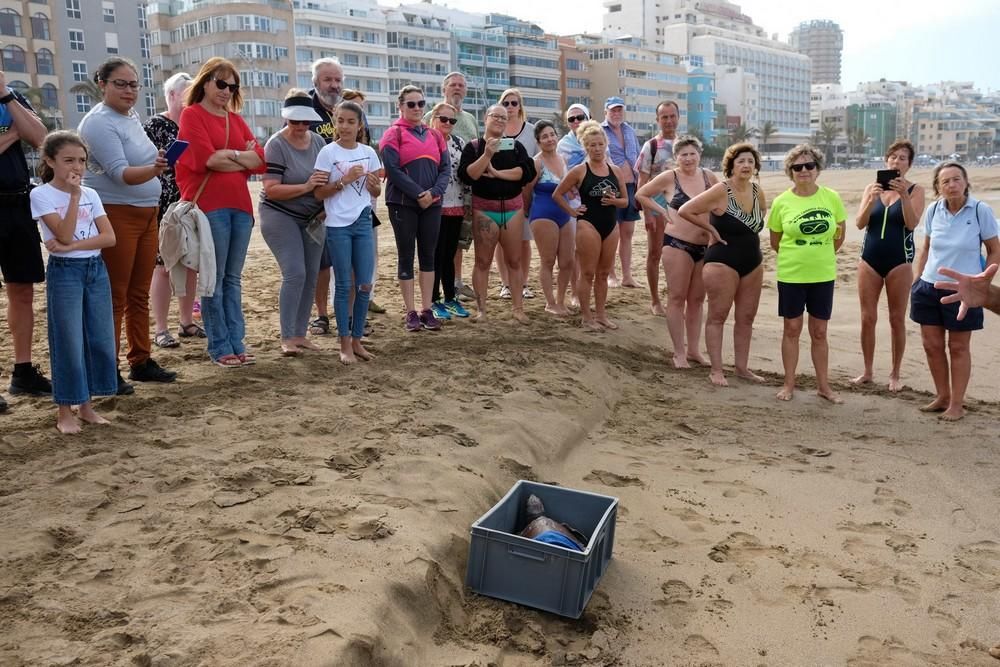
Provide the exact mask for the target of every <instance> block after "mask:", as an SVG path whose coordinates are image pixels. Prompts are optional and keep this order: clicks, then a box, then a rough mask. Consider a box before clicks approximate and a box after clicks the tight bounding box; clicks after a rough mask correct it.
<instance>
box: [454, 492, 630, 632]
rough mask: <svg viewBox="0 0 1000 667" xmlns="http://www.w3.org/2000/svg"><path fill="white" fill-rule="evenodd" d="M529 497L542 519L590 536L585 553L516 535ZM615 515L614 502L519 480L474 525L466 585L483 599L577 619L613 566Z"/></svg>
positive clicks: (616, 500)
mask: <svg viewBox="0 0 1000 667" xmlns="http://www.w3.org/2000/svg"><path fill="white" fill-rule="evenodd" d="M531 494H535V495H536V496H538V497H539V498H540V499H541V501H542V503H543V504H544V505H545V515H546V516H548V517H550V518H552V519H555V520H556V521H561V522H562V523H565V524H568V525H570V526H572V527H574V528H576V529H577V530H579V531H580V532H581V533H583V534H584V535H589V536H590V541H589V542H588V543H587V545H586V549H585V550H584V551H582V552H581V551H575V550H573V549H567V548H564V547H559V546H555V545H552V544H545V543H544V542H539V541H537V540H532V539H528V538H526V537H520V536H518V535H516V534H515V531H517V530H518V528H521V527H523V525H524V524H525V509H524V504H525V501H526V500H527V499H528V496H530V495H531ZM617 515H618V499H617V498H614V497H611V496H602V495H599V494H596V493H589V492H587V491H575V490H573V489H566V488H563V487H559V486H551V485H548V484H538V483H537V482H529V481H526V480H520V481H518V482H517V484H515V485H514V486H513V488H511V490H510V491H508V492H507V495H505V496H504V497H503V498H502V499H501V500H500V502H498V503H497V504H496V505H494V506H493V508H492V509H490V511H488V512H487V513H486V514H484V515H483V516H481V517H480V518H479V520H478V521H476V522H475V523H473V524H472V541H471V543H470V544H469V564H468V568H467V570H466V573H465V583H466V585H467V586H468V587H469V588H471V589H472V590H474V591H476V592H477V593H481V594H482V595H488V596H490V597H494V598H500V599H501V600H509V601H510V602H516V603H518V604H523V605H526V606H528V607H534V608H536V609H543V610H545V611H550V612H553V613H555V614H559V615H561V616H569V617H570V618H579V617H580V614H582V613H583V610H584V608H586V606H587V602H589V601H590V596H591V595H592V594H593V592H594V589H595V588H596V587H597V582H598V581H600V579H601V576H602V575H603V574H604V571H605V570H606V569H607V568H608V563H609V562H610V561H611V550H612V548H613V547H614V544H615V519H616V517H617Z"/></svg>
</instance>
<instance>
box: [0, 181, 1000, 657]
mask: <svg viewBox="0 0 1000 667" xmlns="http://www.w3.org/2000/svg"><path fill="white" fill-rule="evenodd" d="M873 176H874V174H873V172H870V171H864V172H862V171H828V172H824V173H822V174H821V175H820V179H819V182H820V184H822V185H827V186H829V187H832V188H834V189H836V190H838V191H839V192H840V193H841V194H842V196H843V199H844V201H845V204H846V205H847V209H848V213H849V221H848V229H849V230H850V231H849V234H848V238H847V242H846V243H845V246H844V248H843V249H842V250H841V253H840V257H839V260H838V264H839V273H840V275H839V277H838V284H837V291H836V301H835V307H834V314H833V319H832V321H831V323H830V341H831V364H830V365H831V377H832V380H833V383H834V388H835V389H836V390H837V391H838V392H840V394H841V396H842V397H843V399H844V404H843V405H831V404H829V403H828V402H826V401H823V400H821V399H819V398H818V397H816V396H815V394H814V390H815V382H814V378H813V371H812V367H811V363H810V361H809V355H808V342H807V341H805V340H804V341H803V347H802V352H801V358H800V365H799V372H800V389H799V391H798V393H797V394H796V397H795V400H793V401H792V402H790V403H779V402H778V401H776V400H775V398H774V394H775V392H776V391H777V389H778V388H779V386H780V382H781V359H780V348H779V343H780V337H781V327H782V323H781V320H780V319H779V318H778V316H777V293H776V289H775V279H774V255H773V253H771V251H770V250H769V249H766V250H765V258H766V259H765V261H766V270H767V273H766V277H765V283H764V290H763V296H762V300H761V308H760V312H759V314H758V317H757V321H756V328H755V332H754V339H753V347H752V349H751V367H752V368H753V369H755V370H756V371H757V372H759V373H761V374H762V375H764V376H765V377H766V378H767V384H766V385H763V386H759V385H752V384H749V383H746V382H742V381H739V380H736V379H733V378H731V379H730V382H731V386H730V387H729V388H726V389H721V388H716V387H713V386H712V385H711V384H710V383H709V382H708V379H707V374H708V371H707V369H705V368H695V369H689V370H683V371H678V370H674V369H673V368H672V367H671V365H670V364H669V359H670V356H671V350H670V346H669V339H668V336H667V331H666V325H665V322H664V320H663V319H662V318H657V317H654V316H652V315H651V314H649V309H648V293H647V291H646V289H645V285H644V271H643V262H644V257H645V235H644V234H643V233H642V231H641V225H640V228H639V230H638V231H637V234H636V243H635V259H636V264H637V266H638V267H639V270H638V271H636V278H637V279H638V280H640V281H641V282H642V283H643V286H642V288H641V289H632V290H628V289H616V290H611V292H610V295H609V314H610V316H611V317H612V318H614V319H615V320H616V321H618V323H619V324H620V325H621V327H620V329H619V330H617V331H613V332H605V333H600V334H598V333H591V332H586V331H584V330H582V329H581V328H580V327H579V317H576V318H575V319H573V318H570V319H568V320H558V319H554V318H552V317H549V316H547V315H546V314H545V313H544V312H543V310H542V309H543V306H544V300H543V299H541V298H536V299H533V300H529V301H527V302H526V305H527V313H528V315H529V317H530V318H531V322H530V324H529V325H527V326H522V325H519V324H517V323H516V322H514V321H513V320H512V319H511V317H510V314H509V303H508V302H505V301H500V300H499V299H497V298H495V295H496V293H497V291H496V285H497V283H496V276H494V277H493V279H494V282H493V284H492V286H491V296H493V297H494V298H493V299H492V301H491V309H492V310H491V315H492V316H493V317H492V318H491V320H490V321H489V322H487V323H485V324H476V323H473V322H471V321H452V322H450V323H448V324H447V325H446V326H445V328H444V329H443V330H442V331H440V332H437V333H431V332H421V333H419V334H408V333H406V332H404V330H403V327H402V315H403V312H402V300H401V298H400V296H399V290H398V287H396V286H395V284H394V282H395V281H394V280H393V278H394V276H395V261H396V260H395V246H394V243H393V237H392V231H391V229H390V227H389V225H388V224H385V225H383V226H382V227H381V228H380V247H381V249H382V254H381V259H380V264H379V270H380V282H379V284H378V285H377V300H378V302H379V303H381V304H383V305H385V306H387V307H388V308H389V312H388V313H387V314H385V315H379V316H373V320H372V321H373V325H374V327H375V333H374V335H373V337H372V338H371V342H370V344H367V345H368V347H369V349H370V350H371V351H372V352H374V353H375V354H376V355H377V359H376V360H375V361H373V362H370V363H365V364H357V365H355V366H352V367H345V366H343V365H341V364H340V363H339V362H338V359H337V354H336V340H335V338H333V337H320V338H317V339H314V340H317V342H318V343H319V344H320V345H322V346H323V347H324V348H325V349H326V352H325V353H319V354H311V355H308V356H302V357H299V358H283V357H281V355H280V348H279V345H278V312H277V295H278V288H279V283H280V276H279V273H278V270H277V265H276V263H275V261H274V259H273V257H272V255H271V254H270V252H269V251H268V249H267V246H266V245H265V244H264V242H263V240H262V239H261V237H260V235H259V231H255V232H254V237H253V241H252V245H251V251H250V254H249V257H248V259H247V265H246V270H245V273H244V283H243V284H244V292H243V294H244V306H245V311H246V316H247V331H248V337H247V339H248V343H249V345H250V347H251V348H252V349H253V350H254V351H255V352H256V354H257V356H258V364H257V365H256V366H254V367H249V368H242V369H237V370H224V369H221V368H217V367H215V366H213V365H211V364H209V363H208V360H207V357H206V355H205V351H204V344H203V342H202V343H200V342H198V341H194V342H192V340H191V339H183V343H182V346H181V347H180V348H178V349H175V350H167V351H157V352H156V353H155V356H156V359H157V360H158V361H159V362H160V363H161V364H163V365H164V366H166V367H168V368H170V369H172V370H177V371H179V373H180V376H179V378H178V380H177V382H176V383H175V384H172V385H137V387H136V392H135V395H133V396H127V397H121V398H111V399H101V400H100V401H99V402H98V409H99V410H102V412H103V413H105V414H106V415H108V416H109V417H110V418H111V419H112V423H111V425H109V426H104V427H95V426H89V427H86V428H85V429H84V431H83V433H82V434H81V435H79V436H76V437H63V436H60V435H59V434H58V432H57V431H56V429H55V409H54V407H53V405H52V404H51V403H50V402H48V401H46V400H43V399H28V398H21V397H13V398H9V400H10V403H11V409H10V411H9V413H8V414H4V415H0V665H3V666H10V667H21V666H29V665H30V666H48V665H116V666H119V665H120V666H130V667H146V666H149V667H182V666H206V667H207V666H215V665H219V666H225V667H230V666H232V667H236V666H240V667H242V666H246V665H261V666H264V665H266V666H279V665H282V666H283V665H294V666H306V665H350V666H355V665H356V666H359V667H368V666H370V667H397V666H409V665H448V666H458V665H463V666H467V667H472V666H474V665H475V666H477V667H487V666H488V665H496V666H498V667H500V666H503V667H529V666H542V665H591V666H611V665H623V666H624V665H628V666H645V665H671V666H682V665H691V666H708V665H726V666H729V665H732V666H744V665H754V666H765V665H766V666H784V665H788V666H800V665H817V666H819V665H822V666H826V665H850V666H851V667H875V666H884V665H900V666H907V667H910V666H917V665H964V666H972V667H976V666H982V667H990V666H992V665H1000V662H998V661H997V660H994V659H993V658H991V657H990V656H989V655H988V654H987V650H988V649H989V647H990V646H993V645H995V644H998V643H1000V629H998V627H997V623H996V619H997V618H1000V515H998V513H997V512H996V509H995V508H996V504H997V503H998V502H1000V450H998V445H1000V437H998V434H1000V404H998V399H1000V391H998V389H997V381H996V378H997V375H994V373H997V374H1000V347H998V346H997V344H996V342H995V341H996V333H995V332H996V331H998V330H1000V318H998V317H997V316H995V315H991V314H987V316H986V329H985V330H984V331H983V332H979V333H977V334H976V335H974V336H973V364H974V370H973V374H972V382H971V385H970V388H969V400H968V408H969V415H968V416H967V417H966V418H965V419H963V420H962V421H960V422H957V423H943V422H940V421H939V420H937V419H936V418H935V417H934V416H932V415H927V414H923V413H920V412H918V410H917V407H918V406H920V405H922V404H923V403H925V402H927V401H928V400H929V399H928V397H929V393H930V389H931V387H932V384H931V380H930V375H929V373H928V371H927V368H926V362H925V357H924V353H923V350H922V348H921V344H920V335H919V329H918V327H917V326H916V325H915V324H914V323H912V322H908V340H907V344H908V347H907V352H906V357H905V360H904V367H903V381H904V382H905V384H906V389H904V390H903V391H902V392H900V393H898V394H889V393H888V392H887V391H885V390H884V385H885V382H886V381H887V379H888V378H887V375H888V364H889V335H888V321H887V319H886V317H887V313H886V311H885V299H884V297H883V299H882V313H881V314H882V319H881V321H880V323H879V329H878V344H877V345H878V346H877V353H876V369H875V370H876V382H875V383H873V384H872V385H869V386H867V387H865V388H862V389H859V388H855V387H852V386H851V385H850V383H849V378H852V377H854V376H856V375H858V374H859V373H860V372H861V370H862V362H861V352H860V344H859V340H858V332H859V320H860V314H859V309H858V301H857V293H856V278H855V275H856V261H857V257H858V254H859V244H860V240H861V235H860V233H859V232H858V231H857V230H856V229H854V225H853V215H854V213H855V212H856V210H857V204H858V201H859V199H860V194H861V191H862V189H863V187H864V185H865V183H866V182H868V181H869V180H871V178H873ZM910 178H911V180H914V181H916V182H919V183H921V184H923V185H924V186H925V187H927V189H928V191H929V190H930V187H929V186H930V172H929V170H913V171H912V172H911V173H910ZM970 178H971V181H972V184H973V194H974V195H975V196H977V197H980V198H982V199H983V200H984V201H986V202H987V203H990V204H991V205H993V206H994V207H995V208H998V207H1000V169H997V168H993V169H989V170H980V169H973V170H971V171H970ZM762 185H763V188H764V190H765V192H766V193H767V194H768V196H769V199H773V197H774V196H775V195H777V194H778V193H779V192H780V191H782V190H784V189H785V188H787V187H788V181H787V179H786V178H785V176H784V174H781V173H771V174H766V175H764V177H763V178H762ZM928 196H930V193H928ZM383 220H387V217H383ZM763 245H765V246H766V245H767V243H766V241H764V242H763ZM537 268H538V260H537V257H536V258H535V259H534V262H533V266H532V277H531V284H532V286H533V288H535V290H536V292H537V291H539V289H538V287H539V286H538V282H537ZM465 276H466V279H467V280H468V279H469V277H470V276H471V261H470V257H468V256H467V257H466V269H465ZM662 284H663V279H662V277H661V285H662ZM0 302H2V304H3V305H4V306H5V301H4V297H2V296H0ZM44 302H45V299H44V290H42V289H40V290H39V291H38V292H36V300H35V303H36V316H37V318H38V322H39V323H40V326H36V330H35V339H36V340H35V348H34V349H35V356H36V362H37V363H40V364H41V365H42V367H43V369H45V370H46V371H47V370H48V368H49V364H48V350H47V343H46V334H45V328H44V322H45V314H44ZM5 317H6V315H5V310H3V309H0V360H2V363H3V365H4V370H5V371H8V370H9V360H10V358H11V347H10V340H9V333H8V330H7V324H6V320H5V319H4V318H5ZM174 321H176V320H174ZM726 334H727V337H726V342H725V346H724V351H725V359H726V363H727V367H728V369H729V370H731V364H732V341H731V336H730V335H731V325H730V326H729V327H727V332H726ZM0 382H2V383H3V385H4V387H6V384H7V383H8V382H9V375H7V374H6V372H5V374H4V376H3V378H0ZM5 395H6V394H5ZM518 479H529V480H536V481H541V482H551V483H555V484H559V485H562V486H565V487H571V488H574V489H582V490H589V491H594V492H597V493H604V494H609V495H613V496H617V497H618V498H619V499H620V507H619V510H618V523H617V531H616V543H615V549H614V559H613V560H612V562H611V565H610V567H609V568H608V571H607V573H606V575H605V576H604V578H603V579H602V580H601V582H600V584H599V585H598V587H597V591H596V592H595V594H594V596H593V598H592V599H591V601H590V604H589V606H588V607H587V610H586V612H585V613H584V615H583V616H582V617H581V618H580V619H579V620H568V619H563V618H560V617H558V616H554V615H551V614H547V613H544V612H538V611H534V610H531V609H528V608H524V607H520V606H517V605H514V604H510V603H506V602H501V601H498V600H493V599H490V598H486V597H481V596H478V595H476V594H474V593H471V592H470V591H468V590H467V589H466V588H465V587H464V580H465V570H466V558H467V552H468V546H469V527H470V525H471V523H472V522H473V521H475V520H476V519H477V518H478V517H479V516H480V515H482V514H483V513H484V512H485V511H486V510H487V509H489V508H490V507H491V506H492V505H493V504H494V503H495V502H496V501H497V500H498V499H499V498H500V497H501V496H502V495H503V494H504V493H506V491H507V490H508V489H509V488H510V487H511V486H512V484H513V483H514V482H515V481H516V480H518Z"/></svg>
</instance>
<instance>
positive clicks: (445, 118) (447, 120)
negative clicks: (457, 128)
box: [437, 116, 458, 125]
mask: <svg viewBox="0 0 1000 667" xmlns="http://www.w3.org/2000/svg"><path fill="white" fill-rule="evenodd" d="M437 119H438V120H439V121H441V122H442V123H447V124H448V125H454V124H455V123H457V122H458V119H457V118H449V117H448V116H438V117H437Z"/></svg>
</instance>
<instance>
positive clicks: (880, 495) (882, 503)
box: [872, 486, 913, 516]
mask: <svg viewBox="0 0 1000 667" xmlns="http://www.w3.org/2000/svg"><path fill="white" fill-rule="evenodd" d="M872 502H874V503H875V504H876V505H878V506H879V507H885V508H886V509H888V510H889V511H890V512H892V513H893V514H895V515H896V516H906V515H907V514H909V513H910V511H911V510H912V509H913V508H912V506H911V505H910V503H908V502H906V501H905V500H902V499H900V498H897V497H896V493H895V492H894V491H893V490H892V489H890V488H888V487H886V486H879V487H877V488H876V489H875V500H873V501H872Z"/></svg>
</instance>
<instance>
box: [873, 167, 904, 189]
mask: <svg viewBox="0 0 1000 667" xmlns="http://www.w3.org/2000/svg"><path fill="white" fill-rule="evenodd" d="M894 178H899V169H879V170H878V173H877V174H875V182H876V183H878V184H879V185H881V186H882V189H883V190H888V189H889V183H890V182H891V181H892V179H894Z"/></svg>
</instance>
